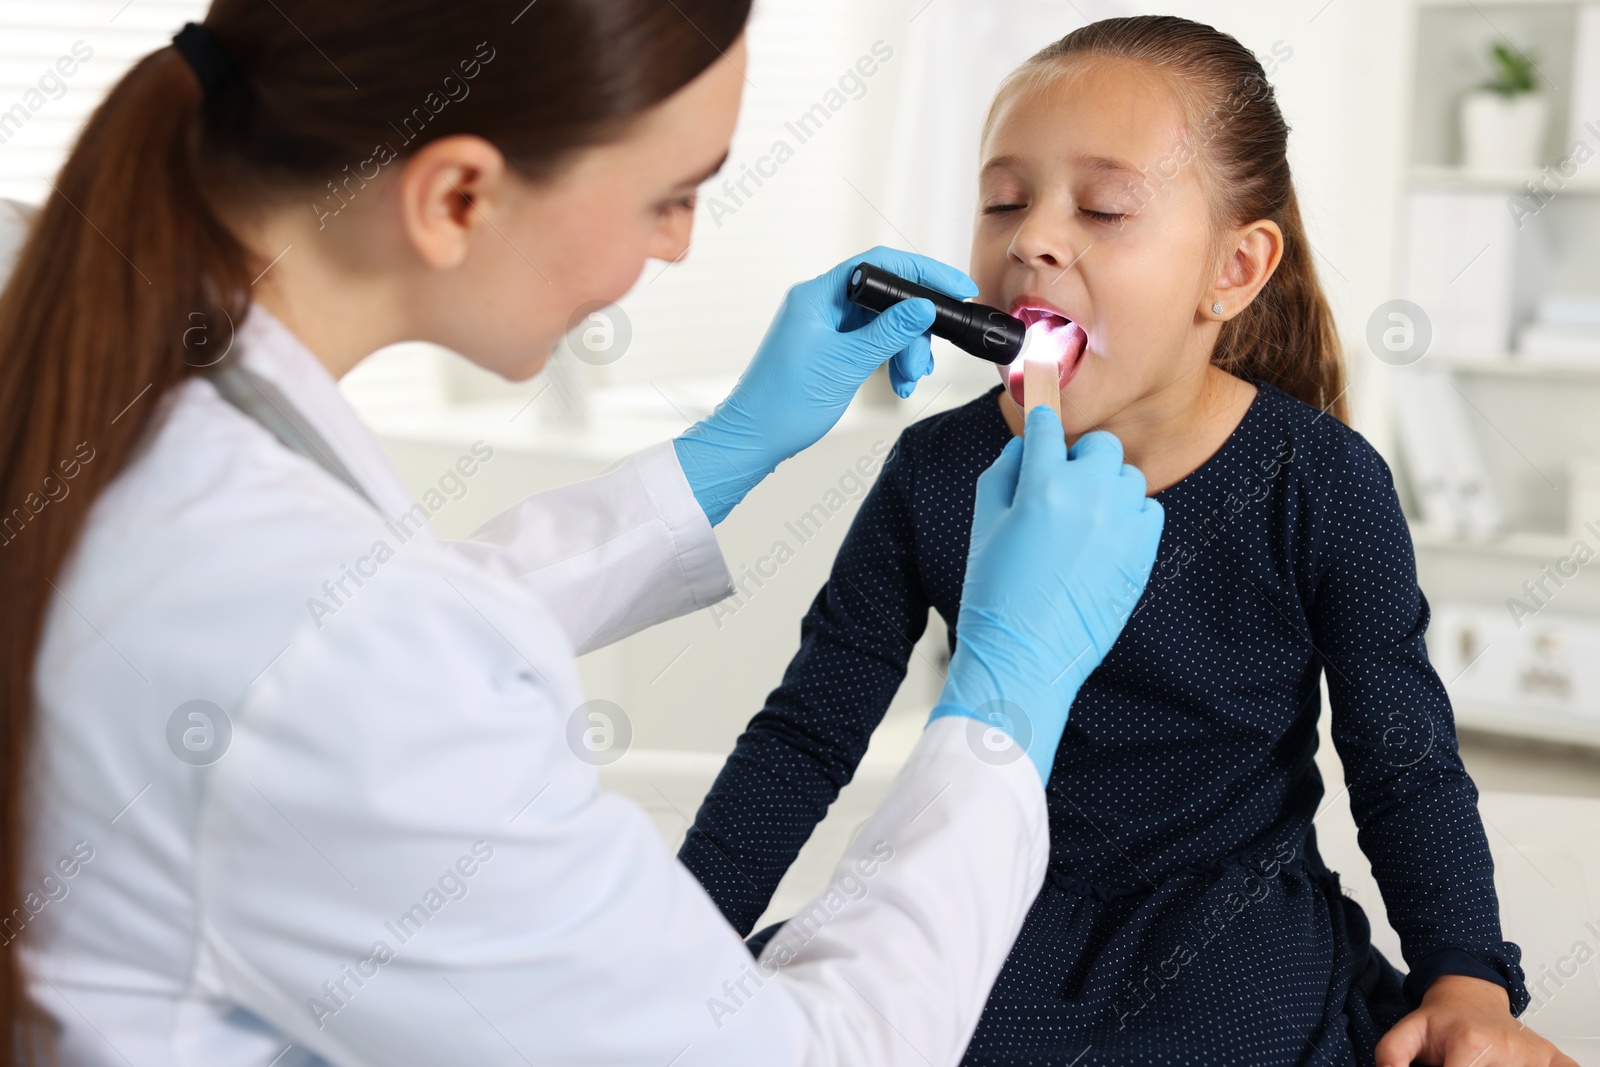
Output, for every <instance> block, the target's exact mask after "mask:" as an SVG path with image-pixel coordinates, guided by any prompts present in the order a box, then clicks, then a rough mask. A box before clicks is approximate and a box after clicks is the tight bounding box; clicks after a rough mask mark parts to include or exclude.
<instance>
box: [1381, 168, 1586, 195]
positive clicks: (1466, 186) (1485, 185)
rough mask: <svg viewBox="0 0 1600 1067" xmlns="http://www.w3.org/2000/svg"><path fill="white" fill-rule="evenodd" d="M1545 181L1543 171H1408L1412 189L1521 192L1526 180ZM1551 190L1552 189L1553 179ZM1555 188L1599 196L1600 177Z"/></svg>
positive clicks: (1575, 181)
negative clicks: (1490, 172) (1477, 172)
mask: <svg viewBox="0 0 1600 1067" xmlns="http://www.w3.org/2000/svg"><path fill="white" fill-rule="evenodd" d="M1551 166H1552V167H1554V166H1555V164H1554V163H1552V164H1551ZM1555 177H1556V179H1559V178H1560V173H1559V172H1557V173H1556V175H1555ZM1544 180H1545V174H1544V171H1542V170H1536V171H1530V172H1529V173H1527V174H1504V175H1486V174H1474V173H1471V172H1469V171H1465V170H1462V169H1461V168H1460V167H1443V166H1417V167H1412V168H1411V170H1410V172H1409V173H1408V174H1407V181H1408V183H1409V184H1410V186H1411V188H1413V189H1462V190H1472V191H1475V192H1503V193H1515V192H1521V191H1522V187H1523V185H1524V184H1525V183H1527V182H1533V183H1534V187H1535V188H1537V187H1538V185H1539V183H1540V182H1541V181H1544ZM1552 189H1553V190H1555V186H1554V182H1552ZM1555 191H1556V195H1557V196H1566V195H1568V194H1579V195H1588V196H1600V177H1595V176H1587V177H1581V178H1569V179H1567V181H1566V184H1564V185H1562V186H1561V187H1560V188H1559V190H1555Z"/></svg>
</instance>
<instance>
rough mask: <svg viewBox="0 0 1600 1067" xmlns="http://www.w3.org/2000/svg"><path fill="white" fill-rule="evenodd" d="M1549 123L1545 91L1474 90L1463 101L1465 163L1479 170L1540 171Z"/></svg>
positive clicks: (1518, 173) (1497, 172)
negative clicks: (1505, 93)
mask: <svg viewBox="0 0 1600 1067" xmlns="http://www.w3.org/2000/svg"><path fill="white" fill-rule="evenodd" d="M1549 125H1550V101H1549V100H1548V99H1547V98H1546V97H1545V96H1544V94H1543V93H1519V94H1517V95H1516V96H1501V95H1500V94H1499V93H1494V92H1490V91H1488V90H1487V89H1479V90H1475V91H1473V92H1470V93H1468V94H1467V95H1466V97H1464V98H1463V99H1462V101H1461V149H1462V153H1461V154H1462V160H1461V162H1462V165H1463V166H1464V167H1465V168H1466V169H1467V170H1469V171H1471V172H1473V173H1475V174H1489V175H1502V176H1504V175H1516V176H1521V175H1525V174H1528V173H1530V172H1532V171H1536V170H1538V169H1539V167H1540V165H1541V163H1542V162H1543V159H1542V157H1543V155H1544V142H1545V131H1546V130H1547V129H1548V128H1549Z"/></svg>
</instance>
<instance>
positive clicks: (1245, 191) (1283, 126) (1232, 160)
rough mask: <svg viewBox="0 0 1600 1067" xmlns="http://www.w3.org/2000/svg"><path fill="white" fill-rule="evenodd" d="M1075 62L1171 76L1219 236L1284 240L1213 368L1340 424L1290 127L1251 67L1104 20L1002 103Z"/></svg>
mask: <svg viewBox="0 0 1600 1067" xmlns="http://www.w3.org/2000/svg"><path fill="white" fill-rule="evenodd" d="M1082 57H1108V58H1115V59H1126V60H1130V61H1132V62H1135V63H1139V64H1143V65H1145V66H1148V67H1150V68H1152V69H1154V70H1156V71H1158V72H1164V73H1166V74H1169V75H1171V78H1172V83H1173V87H1174V88H1175V89H1176V90H1177V92H1178V95H1179V97H1180V98H1181V99H1182V100H1183V101H1184V103H1185V106H1186V108H1187V110H1188V118H1189V126H1188V135H1189V139H1190V142H1191V144H1192V145H1193V146H1194V148H1195V149H1196V156H1195V158H1196V159H1197V160H1198V165H1199V166H1201V167H1202V168H1204V169H1205V170H1206V172H1207V176H1208V178H1209V182H1208V188H1209V190H1210V192H1211V197H1212V203H1213V205H1214V214H1215V216H1216V219H1215V221H1216V223H1217V225H1218V228H1219V229H1226V228H1230V227H1233V226H1242V225H1245V224H1247V223H1250V222H1255V221H1256V220H1258V219H1270V220H1271V221H1273V222H1275V223H1277V224H1278V228H1279V229H1281V230H1282V231H1283V237H1284V249H1283V259H1282V262H1280V263H1279V265H1278V269H1277V271H1276V272H1275V273H1274V274H1273V276H1272V278H1271V279H1270V280H1269V281H1268V282H1267V284H1266V286H1265V287H1264V288H1263V289H1262V290H1261V292H1260V293H1259V294H1258V295H1257V296H1256V299H1255V301H1254V302H1252V303H1251V305H1250V306H1249V307H1248V308H1246V309H1245V310H1244V311H1242V312H1240V313H1239V314H1238V315H1236V316H1235V317H1234V318H1232V319H1231V320H1229V321H1228V322H1227V323H1226V324H1224V326H1223V328H1222V333H1221V336H1220V337H1219V339H1218V341H1217V347H1216V351H1215V352H1214V353H1213V355H1212V362H1213V363H1215V364H1216V365H1217V366H1219V367H1221V368H1223V369H1224V370H1226V371H1229V372H1230V373H1233V374H1236V375H1238V376H1239V377H1241V378H1257V379H1261V380H1263V381H1266V382H1269V383H1271V384H1272V385H1275V386H1277V387H1278V388H1279V389H1282V390H1283V391H1284V392H1286V393H1288V394H1289V395H1290V396H1293V397H1295V398H1297V399H1299V400H1303V401H1305V402H1306V403H1307V404H1310V405H1312V406H1313V407H1317V408H1320V409H1322V410H1323V411H1326V412H1328V413H1329V414H1331V415H1333V416H1334V417H1335V418H1337V419H1339V420H1340V421H1343V422H1348V421H1349V418H1348V406H1347V404H1346V401H1345V371H1344V354H1343V350H1342V348H1341V346H1340V343H1339V335H1338V331H1337V329H1336V328H1335V326H1334V322H1333V313H1332V311H1331V310H1330V309H1329V307H1328V301H1327V298H1326V297H1325V296H1324V295H1323V292H1322V286H1321V284H1320V283H1319V282H1318V281H1317V271H1316V265H1315V264H1314V263H1313V262H1312V257H1311V246H1310V244H1309V243H1308V242H1307V241H1306V233H1305V225H1304V224H1303V222H1302V221H1301V217H1300V205H1299V201H1298V199H1297V198H1296V196H1295V191H1294V181H1293V178H1292V177H1291V175H1290V173H1289V159H1288V143H1289V126H1288V123H1286V122H1285V121H1284V119H1283V113H1282V111H1280V110H1279V108H1278V101H1277V97H1276V95H1275V94H1274V92H1273V90H1272V86H1271V84H1269V83H1268V81H1267V76H1266V72H1265V71H1264V70H1263V69H1262V67H1261V63H1260V61H1259V60H1257V59H1256V57H1255V55H1254V54H1252V53H1251V51H1250V50H1249V49H1248V48H1246V47H1244V45H1242V44H1240V43H1239V42H1238V41H1237V40H1235V39H1234V38H1233V37H1230V36H1229V35H1228V34H1225V33H1222V32H1221V31H1219V30H1216V29H1213V28H1212V27H1210V26H1206V25H1202V24H1201V23H1198V22H1193V21H1191V20H1189V19H1185V18H1178V17H1177V16H1173V15H1139V16H1135V17H1131V18H1116V19H1105V20H1102V21H1100V22H1094V23H1090V24H1089V25H1088V26H1085V27H1083V28H1082V29H1079V30H1076V31H1074V32H1073V33H1070V34H1068V35H1067V36H1066V37H1063V38H1062V39H1061V40H1059V41H1057V42H1055V43H1054V44H1052V45H1050V46H1048V47H1047V48H1045V49H1044V50H1042V51H1041V52H1039V53H1038V54H1037V55H1035V56H1033V57H1032V58H1031V59H1029V60H1028V61H1027V62H1026V63H1024V64H1023V65H1022V67H1021V68H1019V69H1018V70H1017V71H1016V72H1015V73H1014V74H1013V75H1012V77H1011V78H1010V79H1008V80H1007V82H1006V84H1005V86H1003V87H1002V89H1001V94H1000V95H1001V96H1004V94H1005V92H1006V91H1007V89H1009V88H1011V87H1012V86H1014V85H1016V84H1019V83H1020V82H1021V81H1022V80H1023V79H1031V78H1036V77H1047V76H1049V74H1050V73H1051V68H1052V67H1054V66H1058V65H1060V64H1063V63H1065V62H1069V61H1071V60H1073V59H1078V58H1082ZM998 108H999V100H998V99H997V100H996V104H995V109H996V110H998ZM993 114H994V112H993V111H991V118H992V116H993Z"/></svg>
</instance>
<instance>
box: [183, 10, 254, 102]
mask: <svg viewBox="0 0 1600 1067" xmlns="http://www.w3.org/2000/svg"><path fill="white" fill-rule="evenodd" d="M172 43H173V45H174V46H176V47H177V49H178V52H179V54H180V55H182V56H183V58H184V59H185V60H186V61H187V62H188V64H189V66H190V67H192V68H193V69H194V73H195V77H197V78H199V79H200V88H201V89H202V90H203V91H204V92H205V94H206V96H207V97H208V98H210V97H214V96H216V95H217V94H219V93H223V92H226V91H227V90H229V89H232V88H233V87H235V86H237V85H242V84H243V83H244V78H243V77H241V76H240V74H239V68H238V67H236V66H234V65H233V60H232V59H229V58H228V53H227V51H226V50H225V49H224V48H223V47H222V42H221V41H218V40H217V35H216V34H214V33H212V32H211V31H210V30H209V29H207V28H206V27H204V26H202V25H201V24H200V23H198V22H186V23H184V26H183V29H181V30H179V31H178V33H177V35H176V36H174V37H173V38H172Z"/></svg>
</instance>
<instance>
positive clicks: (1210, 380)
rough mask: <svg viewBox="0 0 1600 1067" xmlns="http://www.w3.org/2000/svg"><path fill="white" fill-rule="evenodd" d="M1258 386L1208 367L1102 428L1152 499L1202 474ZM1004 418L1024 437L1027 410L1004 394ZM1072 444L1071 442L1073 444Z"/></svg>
mask: <svg viewBox="0 0 1600 1067" xmlns="http://www.w3.org/2000/svg"><path fill="white" fill-rule="evenodd" d="M1255 396H1256V387H1255V386H1254V385H1252V384H1251V383H1249V382H1247V381H1243V380H1242V379H1239V378H1235V377H1234V376H1233V375H1231V374H1229V373H1228V372H1226V371H1224V370H1220V369H1218V368H1217V367H1214V366H1212V365H1210V364H1209V363H1208V364H1206V366H1205V369H1204V370H1203V371H1202V372H1201V373H1200V374H1198V375H1185V376H1184V377H1182V378H1179V379H1178V380H1177V381H1175V382H1172V383H1170V384H1169V385H1167V386H1165V387H1163V388H1162V389H1160V390H1158V391H1156V392H1154V393H1151V394H1150V395H1148V396H1145V397H1142V398H1141V399H1139V400H1138V401H1136V402H1135V403H1133V404H1131V405H1129V406H1128V407H1126V408H1124V409H1123V410H1121V411H1119V412H1117V413H1116V414H1115V415H1113V416H1112V417H1111V418H1110V419H1108V420H1106V421H1105V422H1104V423H1102V424H1101V425H1099V426H1096V427H1095V429H1097V430H1109V431H1110V432H1112V433H1114V434H1116V435H1117V438H1118V439H1119V440H1120V441H1121V442H1122V450H1123V457H1124V459H1125V460H1126V462H1128V463H1130V464H1132V465H1133V466H1135V467H1137V468H1139V471H1140V473H1142V474H1143V475H1144V477H1145V481H1146V483H1147V484H1148V485H1149V492H1150V494H1151V495H1152V496H1153V495H1155V494H1156V493H1158V492H1160V491H1161V490H1163V489H1167V488H1169V487H1171V486H1173V485H1176V484H1177V483H1178V482H1181V481H1182V480H1183V479H1185V478H1187V477H1188V476H1189V475H1190V474H1193V473H1194V472H1195V471H1196V470H1198V469H1199V468H1200V467H1201V466H1202V465H1203V464H1204V463H1205V462H1206V460H1208V459H1210V458H1211V457H1212V456H1213V455H1215V454H1216V453H1217V450H1218V449H1220V448H1221V447H1222V446H1223V445H1224V444H1225V443H1226V442H1227V440H1228V438H1229V437H1231V436H1232V435H1233V431H1234V430H1236V429H1237V428H1238V426H1239V423H1240V422H1242V421H1243V420H1244V416H1245V412H1247V411H1249V410H1250V404H1251V402H1252V401H1254V400H1255ZM998 402H999V404H1000V414H1001V415H1002V416H1003V417H1004V418H1005V420H1006V425H1007V426H1009V427H1010V428H1011V432H1012V433H1014V434H1020V433H1022V412H1021V411H1020V410H1018V408H1017V405H1016V403H1015V402H1013V401H1012V399H1011V397H1010V395H1009V394H1008V393H1006V392H1005V391H1004V390H1002V391H1001V392H1000V395H999V397H998ZM1069 443H1070V442H1069Z"/></svg>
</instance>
